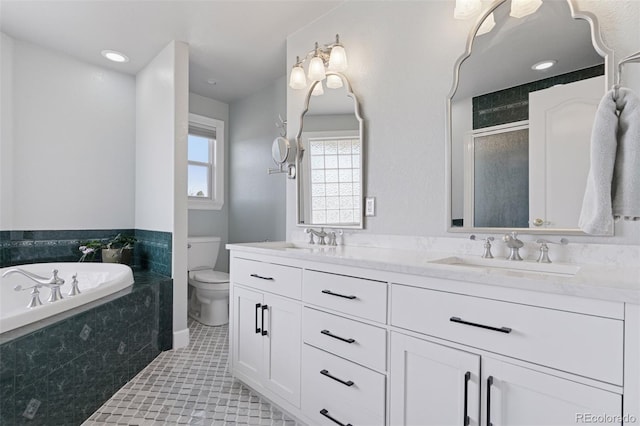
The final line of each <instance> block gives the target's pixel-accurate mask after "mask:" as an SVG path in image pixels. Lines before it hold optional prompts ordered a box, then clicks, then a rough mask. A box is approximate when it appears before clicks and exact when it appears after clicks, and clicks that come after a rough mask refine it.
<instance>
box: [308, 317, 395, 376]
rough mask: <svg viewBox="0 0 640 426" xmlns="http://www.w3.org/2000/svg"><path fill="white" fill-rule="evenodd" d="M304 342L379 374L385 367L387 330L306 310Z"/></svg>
mask: <svg viewBox="0 0 640 426" xmlns="http://www.w3.org/2000/svg"><path fill="white" fill-rule="evenodd" d="M302 339H303V340H304V342H305V343H309V344H311V345H313V346H316V347H318V348H320V349H324V350H326V351H328V352H331V353H334V354H336V355H338V356H341V357H343V358H347V359H349V360H351V361H354V362H357V363H359V364H362V365H365V366H367V367H370V368H373V369H376V370H378V371H384V370H385V368H386V360H387V331H386V330H385V329H382V328H378V327H374V326H372V325H369V324H363V323H361V322H358V321H353V320H350V319H347V318H342V317H339V316H337V315H333V314H328V313H326V312H322V311H317V310H315V309H311V308H304V311H303V313H302Z"/></svg>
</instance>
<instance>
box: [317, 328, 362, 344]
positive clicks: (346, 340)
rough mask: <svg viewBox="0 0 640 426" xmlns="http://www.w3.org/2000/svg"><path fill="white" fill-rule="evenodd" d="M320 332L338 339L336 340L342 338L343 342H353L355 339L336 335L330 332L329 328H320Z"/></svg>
mask: <svg viewBox="0 0 640 426" xmlns="http://www.w3.org/2000/svg"><path fill="white" fill-rule="evenodd" d="M320 333H322V334H324V335H325V336H329V337H333V338H334V339H338V340H342V341H343V342H347V343H355V342H356V341H355V339H345V338H344V337H340V336H336V335H335V334H331V332H330V331H329V330H322V331H321V332H320Z"/></svg>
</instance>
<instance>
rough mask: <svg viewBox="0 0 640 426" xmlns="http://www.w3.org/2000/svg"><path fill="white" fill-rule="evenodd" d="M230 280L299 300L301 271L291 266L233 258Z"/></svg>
mask: <svg viewBox="0 0 640 426" xmlns="http://www.w3.org/2000/svg"><path fill="white" fill-rule="evenodd" d="M231 271H232V272H231V280H232V281H233V282H234V283H236V284H242V285H246V286H249V287H253V288H257V289H259V290H263V291H268V292H270V293H274V294H279V295H281V296H286V297H291V298H293V299H298V300H299V299H300V297H301V293H302V270H301V269H300V268H294V267H291V266H283V265H276V264H273V263H266V262H258V261H255V260H247V259H240V258H237V257H234V258H233V259H232V264H231Z"/></svg>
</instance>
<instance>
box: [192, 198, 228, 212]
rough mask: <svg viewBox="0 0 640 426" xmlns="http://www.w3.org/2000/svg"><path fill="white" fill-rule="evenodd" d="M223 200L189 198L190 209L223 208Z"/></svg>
mask: <svg viewBox="0 0 640 426" xmlns="http://www.w3.org/2000/svg"><path fill="white" fill-rule="evenodd" d="M223 205H224V203H223V202H222V201H211V200H193V199H189V210H222V206H223Z"/></svg>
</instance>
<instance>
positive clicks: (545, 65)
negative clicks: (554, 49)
mask: <svg viewBox="0 0 640 426" xmlns="http://www.w3.org/2000/svg"><path fill="white" fill-rule="evenodd" d="M557 63H558V61H556V60H555V59H550V60H546V61H541V62H538V63H535V64H533V65H532V66H531V69H532V70H536V71H544V70H548V69H549V68H551V67H552V66H554V65H555V64H557Z"/></svg>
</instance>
